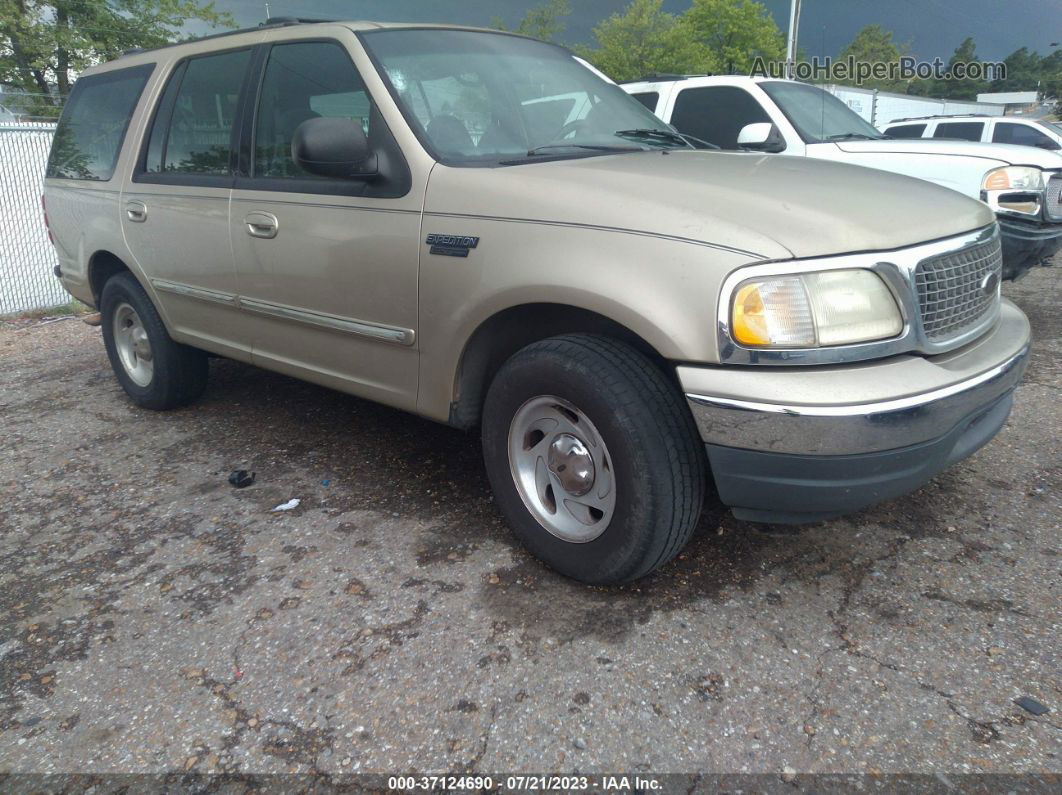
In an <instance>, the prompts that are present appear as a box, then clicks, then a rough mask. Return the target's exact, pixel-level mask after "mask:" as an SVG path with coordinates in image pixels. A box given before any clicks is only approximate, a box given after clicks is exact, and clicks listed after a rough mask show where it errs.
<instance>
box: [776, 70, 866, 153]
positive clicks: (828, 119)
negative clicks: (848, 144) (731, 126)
mask: <svg viewBox="0 0 1062 795" xmlns="http://www.w3.org/2000/svg"><path fill="white" fill-rule="evenodd" d="M759 85H760V88H762V89H763V90H764V91H766V92H767V94H768V95H769V96H770V98H771V99H773V100H774V101H775V104H777V105H778V107H779V108H781V110H782V113H784V114H785V115H786V118H788V119H789V121H790V122H792V124H793V126H794V127H796V130H797V132H798V133H800V137H801V138H803V139H804V143H809V144H818V143H823V142H824V141H839V140H845V139H851V138H883V137H884V136H883V135H882V134H881V133H880V132H878V131H877V130H876V129H875V128H874V126H873V125H872V124H871V123H870V122H868V121H864V120H863V118H862V117H861V116H860V115H859V114H858V113H856V112H855V111H854V110H852V109H851V108H850V107H848V106H847V105H845V104H844V102H842V101H841V100H839V99H838V98H837V97H835V96H834V95H833V94H831V93H829V92H828V91H823V90H822V89H821V88H816V87H815V86H809V85H805V84H804V83H794V82H790V81H782V80H771V81H764V82H762V83H760V84H759Z"/></svg>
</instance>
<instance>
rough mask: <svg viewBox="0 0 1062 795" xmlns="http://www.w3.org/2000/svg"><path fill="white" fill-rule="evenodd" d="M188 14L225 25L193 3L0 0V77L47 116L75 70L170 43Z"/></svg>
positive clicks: (221, 17) (226, 20)
mask: <svg viewBox="0 0 1062 795" xmlns="http://www.w3.org/2000/svg"><path fill="white" fill-rule="evenodd" d="M189 19H198V20H202V21H204V22H207V23H209V24H210V25H211V26H217V25H226V26H232V25H233V19H232V16H231V15H229V14H228V13H222V12H219V11H217V10H215V8H214V4H213V3H212V2H211V3H207V4H206V5H200V3H199V2H198V0H0V82H2V83H5V84H7V85H11V86H14V87H15V88H16V89H18V90H21V91H23V92H26V93H27V94H29V95H33V97H34V102H33V105H32V107H33V109H34V111H35V113H36V114H37V115H45V116H55V115H57V114H58V112H59V109H60V108H61V107H62V103H63V101H64V100H65V99H66V97H67V96H68V95H69V94H70V88H71V85H72V84H73V81H74V79H75V78H76V77H77V74H78V73H79V72H80V71H82V70H83V69H85V68H87V67H89V66H92V65H93V64H97V63H100V62H101V61H106V60H109V59H111V58H116V57H117V56H119V55H121V54H122V52H123V51H125V50H129V49H133V48H136V47H158V46H160V45H163V44H167V43H169V42H172V41H174V40H175V39H176V38H177V36H178V34H179V31H180V29H181V28H182V27H183V25H184V23H185V22H186V21H187V20H189Z"/></svg>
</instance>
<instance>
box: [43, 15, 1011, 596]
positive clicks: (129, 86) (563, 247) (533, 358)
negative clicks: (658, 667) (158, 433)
mask: <svg viewBox="0 0 1062 795" xmlns="http://www.w3.org/2000/svg"><path fill="white" fill-rule="evenodd" d="M45 197H46V207H45V209H46V213H47V216H48V219H49V221H50V228H51V231H52V233H53V235H54V239H55V244H56V247H57V249H58V252H59V260H60V263H61V264H60V266H59V275H60V277H61V279H62V281H63V284H64V285H65V286H66V288H67V289H68V290H69V291H70V292H71V293H72V294H74V295H75V296H77V297H78V298H80V299H82V300H83V301H87V302H89V303H92V304H94V305H95V306H97V307H99V309H100V310H101V312H102V314H103V337H104V343H105V345H106V348H107V353H108V356H109V357H110V360H111V364H112V365H113V367H114V371H115V373H116V375H117V377H118V380H119V381H120V382H121V384H122V386H123V387H124V389H125V391H126V392H127V393H128V394H129V396H130V397H131V398H132V399H133V401H134V402H136V403H137V404H139V405H141V406H146V407H149V408H154V409H166V408H171V407H174V406H178V405H180V404H182V403H185V402H187V401H189V400H192V399H194V398H195V397H196V396H197V395H199V394H200V393H201V392H202V391H203V389H204V387H205V384H206V379H207V369H208V367H207V352H209V353H212V354H216V355H221V356H225V357H229V358H232V359H237V360H240V361H244V362H249V363H252V364H255V365H258V366H261V367H265V368H268V369H271V370H276V371H278V372H281V373H286V374H289V375H292V376H295V377H298V378H303V379H306V380H308V381H313V382H316V383H319V384H324V385H326V386H329V387H333V388H335V389H340V390H343V391H345V392H349V393H352V394H355V395H360V396H362V397H365V398H369V399H372V400H376V401H379V402H382V403H386V404H388V405H391V406H395V407H398V408H401V409H405V410H407V411H411V412H415V413H417V414H420V415H423V416H425V417H430V418H432V419H434V420H438V421H440V422H447V423H450V424H451V425H454V426H457V427H459V428H468V429H471V428H475V427H479V428H481V429H482V439H483V453H484V458H485V460H486V465H487V470H488V473H489V476H490V481H491V484H492V486H493V489H494V492H495V495H496V498H497V503H498V506H499V508H500V510H501V511H502V512H503V513H504V514H505V516H506V517H507V518H508V520H509V522H510V523H511V524H512V526H513V528H514V530H515V531H516V533H517V534H518V535H519V536H520V538H521V539H522V540H523V542H524V543H525V544H526V545H527V546H528V547H529V548H530V549H531V550H532V551H533V552H534V553H535V554H536V555H538V556H539V557H541V558H542V559H543V560H545V561H546V562H547V563H549V564H550V565H551V566H553V567H555V568H556V569H558V570H560V571H561V572H563V573H565V574H568V575H570V576H572V577H576V578H579V579H581V580H584V581H588V582H598V583H605V582H620V581H627V580H632V579H635V578H637V577H640V576H642V575H644V574H646V573H648V572H649V571H651V570H652V569H654V568H655V567H657V566H659V565H660V564H662V563H664V562H666V561H667V560H669V559H670V558H671V557H673V556H674V555H675V554H676V553H677V552H678V551H679V550H680V549H681V548H682V546H683V545H684V544H685V543H686V541H687V540H688V539H689V537H690V535H691V533H692V532H693V530H694V528H695V526H696V524H697V518H698V514H699V511H700V509H701V501H702V497H703V493H704V489H705V485H706V482H707V476H708V472H709V471H710V472H711V475H712V477H713V479H714V483H715V486H716V489H717V490H718V493H719V495H720V497H721V499H722V500H723V502H725V503H726V504H728V505H730V506H732V507H733V509H734V513H735V514H736V515H737V516H738V517H741V518H745V519H750V520H757V521H771V522H804V521H812V520H818V519H821V518H823V517H827V516H833V515H837V514H840V513H843V512H846V511H852V510H855V509H858V508H861V507H863V506H865V505H868V504H870V503H873V502H875V501H878V500H881V499H885V498H888V497H892V496H895V495H898V494H901V493H904V492H906V491H909V490H911V489H913V488H915V487H916V486H918V485H919V484H921V483H923V482H925V481H926V480H927V479H929V478H930V477H932V476H933V475H934V474H936V473H937V472H939V471H940V470H942V469H943V468H944V467H946V466H948V465H949V464H951V463H953V462H955V461H957V460H959V459H961V458H963V457H965V456H967V455H969V454H970V453H972V452H973V451H974V450H975V449H977V448H978V447H979V446H980V445H982V444H984V443H985V442H987V441H988V440H989V439H990V438H991V437H992V436H993V435H994V434H995V433H996V432H997V431H998V430H999V428H1000V427H1001V426H1002V425H1003V423H1004V421H1005V420H1006V417H1007V414H1008V412H1009V410H1010V406H1011V399H1012V393H1013V390H1014V387H1015V386H1016V385H1017V383H1018V381H1019V379H1020V377H1021V373H1022V370H1023V367H1024V364H1025V358H1026V353H1027V349H1028V342H1029V326H1028V323H1027V321H1026V319H1025V316H1024V315H1023V314H1022V313H1021V312H1020V311H1019V310H1018V309H1017V308H1016V307H1015V306H1014V305H1013V304H1011V303H1009V302H1008V301H1005V300H1002V299H1001V298H1000V293H999V267H1000V244H999V233H998V230H997V227H996V224H995V220H994V218H993V215H992V213H991V211H990V210H989V209H988V208H987V207H986V206H985V205H983V204H981V203H979V202H977V201H974V200H972V199H968V198H966V197H963V196H961V195H959V194H958V193H955V192H953V191H950V190H947V189H945V188H939V187H936V186H933V185H930V184H928V183H925V182H922V181H919V180H914V179H910V178H907V177H902V176H897V175H892V174H887V173H884V172H881V171H872V170H869V169H863V168H858V167H853V166H848V165H842V164H835V163H825V162H817V161H811V160H807V159H798V158H787V157H781V156H764V155H761V154H755V153H720V152H712V151H698V150H697V149H696V148H694V146H693V145H691V144H690V143H689V140H688V139H687V138H685V137H684V136H682V135H680V134H678V133H676V132H675V131H674V130H673V129H672V128H670V127H669V126H668V125H666V124H664V123H663V122H661V121H659V120H658V119H657V118H656V117H655V116H653V115H652V114H651V113H650V112H649V111H648V110H646V109H645V108H644V107H642V106H641V105H640V104H639V103H638V102H637V101H636V100H634V99H632V98H630V97H629V96H627V95H626V94H625V93H624V92H623V91H622V90H621V89H620V88H618V87H616V86H615V85H612V84H610V83H609V82H607V81H606V80H603V79H601V77H600V76H599V75H597V74H596V73H595V72H593V71H592V70H590V69H588V68H586V66H585V65H583V64H582V63H581V62H579V61H578V60H577V59H576V58H574V57H573V56H572V55H571V54H570V53H569V52H567V51H566V50H564V49H562V48H559V47H556V46H553V45H549V44H544V43H541V42H537V41H534V40H531V39H526V38H523V37H519V36H515V35H510V34H505V33H499V32H492V31H482V30H470V29H462V28H454V27H432V26H416V25H380V24H375V23H314V24H305V23H299V22H296V21H290V20H284V21H277V22H272V23H270V24H266V25H265V26H263V27H261V28H256V29H254V30H248V31H240V32H235V33H231V34H224V35H222V36H216V37H212V38H209V39H204V40H200V41H196V42H191V43H184V44H180V45H176V46H172V47H167V48H163V49H158V50H153V51H149V52H139V53H134V54H129V55H127V56H125V57H122V58H120V59H118V60H117V61H114V62H112V63H108V64H105V65H103V66H100V67H97V68H94V69H91V70H88V71H86V72H85V74H84V75H83V76H82V77H81V79H80V80H79V81H78V83H77V85H76V87H75V89H74V92H73V95H72V96H71V98H70V101H69V103H68V104H67V106H66V109H65V111H64V114H63V117H62V120H61V122H60V125H59V129H58V132H57V134H56V138H55V145H54V149H53V152H52V157H51V161H50V164H49V171H48V178H47V183H46V189H45Z"/></svg>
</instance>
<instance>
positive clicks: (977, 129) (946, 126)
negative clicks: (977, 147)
mask: <svg viewBox="0 0 1062 795" xmlns="http://www.w3.org/2000/svg"><path fill="white" fill-rule="evenodd" d="M984 131H985V123H984V122H983V121H942V122H940V123H939V124H937V129H936V132H934V133H933V137H934V138H958V139H960V140H963V141H980V140H981V134H982V133H983V132H984Z"/></svg>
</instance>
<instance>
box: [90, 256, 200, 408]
mask: <svg viewBox="0 0 1062 795" xmlns="http://www.w3.org/2000/svg"><path fill="white" fill-rule="evenodd" d="M100 316H101V319H102V322H101V325H102V327H103V344H104V346H105V347H106V349H107V357H108V358H109V359H110V360H111V368H112V369H113V370H114V374H115V376H116V377H117V378H118V383H120V384H121V385H122V389H124V390H125V393H126V394H127V395H129V397H130V398H131V399H132V401H133V402H134V403H136V404H137V405H138V406H143V407H145V408H149V409H157V410H163V409H171V408H176V407H177V406H181V405H184V404H185V403H188V402H190V401H192V400H194V399H195V398H197V397H199V395H201V394H202V393H203V390H204V389H205V388H206V382H207V373H208V367H209V365H208V362H207V357H206V354H205V353H203V351H200V350H197V349H195V348H189V347H188V346H187V345H181V344H180V343H178V342H174V341H173V339H172V338H171V337H170V335H169V333H168V332H167V331H166V327H165V326H164V325H163V323H162V318H161V317H159V313H158V311H157V310H156V309H155V307H154V305H153V304H152V303H151V299H150V298H149V297H148V295H147V293H145V292H144V288H142V287H141V286H140V284H139V283H138V282H137V280H136V279H135V278H133V276H132V275H131V274H129V273H119V274H117V275H116V276H112V277H111V278H110V279H108V280H107V283H106V284H105V285H104V286H103V294H102V295H101V296H100Z"/></svg>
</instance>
